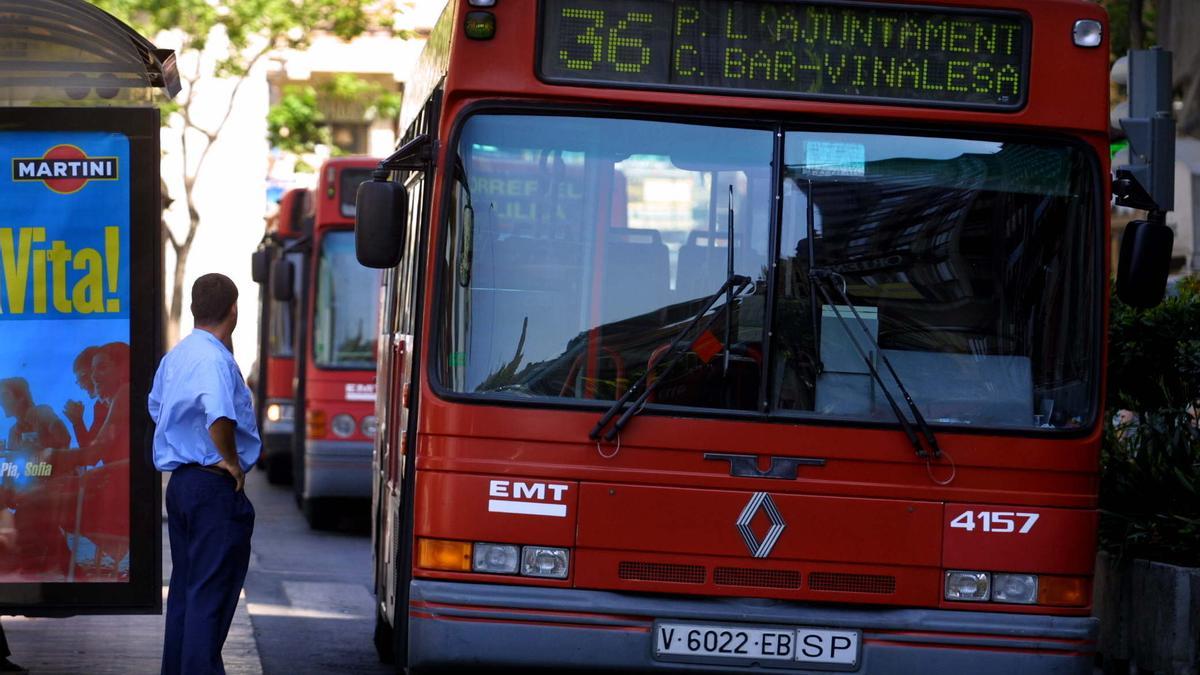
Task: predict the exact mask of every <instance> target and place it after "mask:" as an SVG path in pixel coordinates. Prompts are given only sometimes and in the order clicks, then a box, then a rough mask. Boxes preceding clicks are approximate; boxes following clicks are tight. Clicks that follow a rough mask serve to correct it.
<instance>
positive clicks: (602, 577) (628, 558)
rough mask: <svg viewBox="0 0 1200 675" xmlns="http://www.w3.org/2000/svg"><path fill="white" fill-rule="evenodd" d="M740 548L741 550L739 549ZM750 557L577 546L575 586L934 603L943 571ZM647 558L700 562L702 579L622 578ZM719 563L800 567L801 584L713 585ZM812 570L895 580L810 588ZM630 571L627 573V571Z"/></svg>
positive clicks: (697, 564)
mask: <svg viewBox="0 0 1200 675" xmlns="http://www.w3.org/2000/svg"><path fill="white" fill-rule="evenodd" d="M743 551H744V549H743ZM777 557H778V556H776V555H774V554H773V555H772V556H771V558H772V559H770V560H765V561H764V560H754V559H751V558H749V557H748V556H745V555H742V556H740V557H736V558H733V557H719V556H712V555H688V556H678V555H671V554H665V553H647V552H644V551H628V550H608V549H592V548H580V549H577V550H576V551H575V562H574V573H575V585H576V586H577V587H579V588H602V589H612V590H619V591H633V592H651V593H678V594H691V595H700V594H703V595H719V596H732V597H758V598H781V599H787V600H811V601H824V602H847V603H856V604H887V605H896V604H907V605H918V606H920V605H927V606H928V605H933V604H936V603H937V602H938V600H940V598H941V570H939V569H938V568H936V567H900V566H883V565H863V564H852V563H830V562H823V561H817V560H782V559H780V560H776V559H775V558H777ZM623 562H625V563H629V562H634V563H649V564H659V565H671V564H680V563H684V564H686V565H688V566H695V567H700V568H702V569H703V571H704V574H705V577H704V581H703V583H678V582H670V581H644V580H638V579H629V578H622V576H621V573H620V565H621V563H623ZM721 568H736V569H750V570H762V571H781V572H791V571H795V572H799V574H800V577H801V581H800V587H799V588H791V589H784V588H769V587H754V586H747V585H734V584H725V585H721V584H717V583H715V579H714V577H715V574H714V572H715V570H718V569H721ZM814 572H816V573H823V574H837V575H843V576H844V577H846V578H855V577H872V578H874V577H883V578H887V579H894V584H895V586H894V591H893V592H891V593H867V592H851V591H832V590H830V591H823V590H814V589H813V588H812V587H811V586H810V580H811V578H812V577H811V575H812V574H813V573H814ZM626 576H628V575H626Z"/></svg>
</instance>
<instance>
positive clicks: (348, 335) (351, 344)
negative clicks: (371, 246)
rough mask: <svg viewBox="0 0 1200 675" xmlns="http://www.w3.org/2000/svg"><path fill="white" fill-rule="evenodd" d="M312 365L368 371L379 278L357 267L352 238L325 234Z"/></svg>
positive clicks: (342, 233)
mask: <svg viewBox="0 0 1200 675" xmlns="http://www.w3.org/2000/svg"><path fill="white" fill-rule="evenodd" d="M316 292H317V297H316V308H315V309H314V312H313V314H314V316H313V363H314V364H316V366H317V367H319V368H342V369H353V370H373V369H374V368H375V344H376V335H375V334H376V332H377V330H376V328H377V326H376V324H377V322H378V304H379V273H378V272H376V271H375V270H371V269H367V268H365V267H363V266H361V265H359V264H358V261H357V260H356V259H355V257H354V232H352V231H350V230H340V231H337V232H327V233H326V234H325V235H324V236H323V237H322V238H321V256H320V258H319V260H318V261H317V289H316Z"/></svg>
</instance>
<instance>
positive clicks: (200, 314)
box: [192, 272, 238, 326]
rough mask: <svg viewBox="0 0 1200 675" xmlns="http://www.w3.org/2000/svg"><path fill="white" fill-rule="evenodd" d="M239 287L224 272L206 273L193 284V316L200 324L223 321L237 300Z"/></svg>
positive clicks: (207, 324) (197, 323)
mask: <svg viewBox="0 0 1200 675" xmlns="http://www.w3.org/2000/svg"><path fill="white" fill-rule="evenodd" d="M237 299H238V289H237V285H236V284H234V283H233V280H232V279H230V278H229V277H227V276H225V275H224V274H217V273H215V272H214V273H212V274H205V275H204V276H202V277H200V278H199V279H197V280H196V283H194V284H192V318H193V319H194V320H195V323H196V325H198V326H211V325H213V324H218V323H221V322H222V321H224V320H225V318H226V317H227V316H229V312H230V311H231V310H232V309H233V304H234V303H235V302H237Z"/></svg>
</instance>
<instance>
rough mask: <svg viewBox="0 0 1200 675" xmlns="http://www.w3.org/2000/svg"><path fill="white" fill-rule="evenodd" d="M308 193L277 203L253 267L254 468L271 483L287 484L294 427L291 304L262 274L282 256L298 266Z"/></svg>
mask: <svg viewBox="0 0 1200 675" xmlns="http://www.w3.org/2000/svg"><path fill="white" fill-rule="evenodd" d="M312 216H313V214H312V192H311V191H309V190H307V189H304V188H297V189H294V190H289V191H288V192H286V193H285V194H284V195H283V198H282V199H280V200H279V212H278V213H277V214H276V215H275V216H274V217H273V218H272V219H271V220H270V221H269V222H268V223H267V233H266V236H265V237H263V244H262V245H261V246H260V248H259V251H258V252H256V253H255V256H256V258H255V259H256V260H258V256H266V257H265V258H264V259H263V261H262V262H260V263H258V264H257V265H256V273H255V278H256V280H257V281H258V283H259V284H260V285H261V286H262V292H261V293H260V294H259V322H258V335H259V342H258V361H257V364H258V368H257V372H256V373H255V396H256V398H257V400H258V401H260V402H261V403H260V404H259V405H258V406H257V407H256V410H257V412H258V415H259V425H258V426H259V429H260V431H261V432H262V441H263V452H262V458H261V459H260V460H259V464H260V465H261V466H262V467H263V468H264V469H265V470H266V473H267V480H268V481H269V482H271V483H273V484H275V485H280V484H286V483H290V482H291V480H292V432H293V429H294V423H293V420H294V417H295V415H294V411H295V406H294V402H293V399H294V398H295V391H294V389H293V378H294V377H295V354H294V352H293V348H294V347H295V345H294V333H293V328H292V327H293V325H294V324H295V319H296V316H295V307H294V304H295V303H294V301H281V300H277V299H275V298H274V297H273V294H272V293H271V289H270V282H271V279H270V278H269V275H268V274H266V270H267V269H268V262H269V261H270V260H273V259H276V258H279V257H286V258H287V259H288V260H291V261H292V263H293V265H295V266H297V267H298V266H300V265H301V262H302V261H303V253H301V252H300V250H299V248H300V244H299V242H300V240H301V238H302V237H304V236H306V234H307V232H309V231H310V230H311V229H312ZM297 282H298V279H293V280H292V285H293V290H292V295H293V296H298V295H300V289H299V288H298V284H297Z"/></svg>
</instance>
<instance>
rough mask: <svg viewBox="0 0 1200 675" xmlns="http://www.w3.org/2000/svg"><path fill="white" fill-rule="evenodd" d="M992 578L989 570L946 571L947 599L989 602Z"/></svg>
mask: <svg viewBox="0 0 1200 675" xmlns="http://www.w3.org/2000/svg"><path fill="white" fill-rule="evenodd" d="M991 590H992V578H991V575H990V574H988V573H987V572H966V571H962V570H952V571H949V572H946V599H947V600H958V601H966V602H987V600H988V598H990V597H991Z"/></svg>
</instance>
